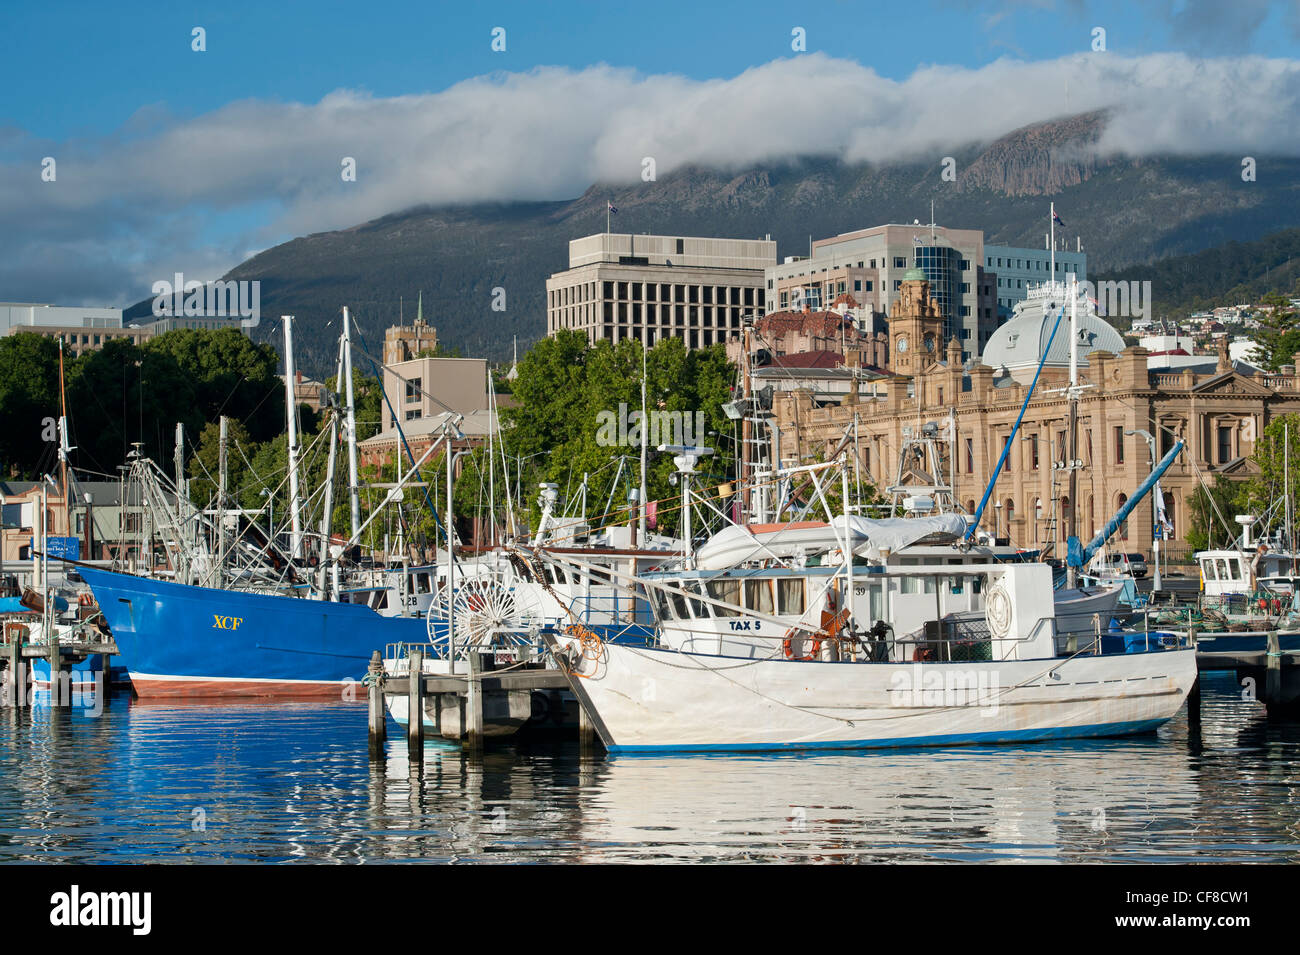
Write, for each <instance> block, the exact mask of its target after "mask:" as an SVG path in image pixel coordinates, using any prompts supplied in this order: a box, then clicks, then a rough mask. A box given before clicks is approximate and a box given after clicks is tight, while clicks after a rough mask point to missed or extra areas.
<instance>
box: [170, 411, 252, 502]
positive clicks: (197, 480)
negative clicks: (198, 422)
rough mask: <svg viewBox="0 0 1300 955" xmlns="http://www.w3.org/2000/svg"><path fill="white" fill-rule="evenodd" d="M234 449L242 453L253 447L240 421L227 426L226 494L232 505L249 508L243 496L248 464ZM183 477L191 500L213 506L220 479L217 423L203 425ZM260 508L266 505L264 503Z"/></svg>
mask: <svg viewBox="0 0 1300 955" xmlns="http://www.w3.org/2000/svg"><path fill="white" fill-rule="evenodd" d="M237 446H238V448H243V449H244V450H245V452H247V449H248V448H250V447H252V442H251V441H250V440H249V437H248V429H247V428H245V427H244V426H243V424H241V423H240V422H239V421H230V422H227V424H226V489H227V493H228V494H229V495H230V498H231V500H232V501H238V502H239V503H240V504H241V505H243V506H250V505H249V504H248V502H247V500H246V495H245V494H244V493H243V492H244V490H245V488H246V485H248V484H250V483H251V480H250V477H251V476H250V473H249V468H248V464H247V463H245V460H244V454H241V453H240V451H239V450H238V448H237ZM186 473H187V474H188V476H189V490H190V500H191V501H193V502H194V503H195V504H196V505H198V506H199V507H207V506H209V505H210V504H212V503H213V502H214V501H215V500H216V497H217V487H218V484H219V482H220V479H221V478H220V475H221V424H220V422H218V421H210V422H208V423H207V424H206V425H204V427H203V431H202V432H201V433H200V434H199V440H198V443H197V445H195V448H194V453H193V454H191V455H190V459H189V463H188V465H187V466H186ZM262 504H263V505H264V504H265V501H264V500H263V502H262ZM251 506H253V507H258V506H260V505H259V504H256V503H253V504H252V505H251Z"/></svg>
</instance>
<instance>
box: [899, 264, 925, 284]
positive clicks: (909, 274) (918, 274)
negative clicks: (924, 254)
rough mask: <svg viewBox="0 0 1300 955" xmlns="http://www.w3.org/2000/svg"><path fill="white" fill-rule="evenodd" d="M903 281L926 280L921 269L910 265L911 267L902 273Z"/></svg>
mask: <svg viewBox="0 0 1300 955" xmlns="http://www.w3.org/2000/svg"><path fill="white" fill-rule="evenodd" d="M903 281H904V282H924V281H926V277H925V272H924V271H922V270H921V269H918V268H917V267H916V266H912V268H910V269H908V270H907V271H906V272H904V273H903Z"/></svg>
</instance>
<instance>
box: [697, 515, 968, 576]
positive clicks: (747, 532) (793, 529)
mask: <svg viewBox="0 0 1300 955" xmlns="http://www.w3.org/2000/svg"><path fill="white" fill-rule="evenodd" d="M845 520H846V518H844V517H837V518H836V519H835V520H834V521H832V522H830V523H829V524H828V523H824V522H820V521H817V522H812V521H801V522H795V523H791V524H735V525H732V526H731V527H727V528H724V529H723V530H721V531H719V532H718V533H717V534H714V535H713V537H711V538H709V539H708V540H707V541H705V542H704V544H703V545H701V546H700V549H699V551H697V552H696V555H695V561H696V566H697V567H699V568H700V569H701V570H723V569H725V568H727V567H735V566H736V565H738V564H743V563H744V562H745V561H749V560H763V559H768V558H787V557H795V556H799V555H805V556H812V555H814V554H822V553H826V552H828V551H832V550H839V549H840V547H841V545H842V544H843V541H844V529H845ZM847 521H848V531H849V537H850V545H851V546H852V548H853V553H855V554H857V555H859V556H866V557H871V558H876V559H878V558H879V557H880V552H881V551H882V550H889V551H898V550H902V549H903V548H904V547H907V546H908V545H909V544H914V543H916V542H917V541H919V540H922V539H923V538H926V537H930V536H931V535H939V536H940V537H948V538H951V539H953V540H956V539H960V538H961V537H963V536H964V535H965V533H966V518H964V517H962V516H961V515H960V514H940V515H938V516H936V517H890V518H884V519H881V520H872V519H871V518H866V517H853V516H850V517H848V518H847Z"/></svg>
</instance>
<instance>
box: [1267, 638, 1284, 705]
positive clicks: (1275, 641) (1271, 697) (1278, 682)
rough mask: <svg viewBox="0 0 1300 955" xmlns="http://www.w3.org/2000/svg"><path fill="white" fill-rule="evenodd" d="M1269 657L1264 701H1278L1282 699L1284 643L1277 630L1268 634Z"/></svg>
mask: <svg viewBox="0 0 1300 955" xmlns="http://www.w3.org/2000/svg"><path fill="white" fill-rule="evenodd" d="M1267 646H1268V659H1267V662H1266V663H1265V664H1264V702H1265V704H1266V705H1267V704H1272V703H1278V702H1280V701H1281V699H1282V643H1281V640H1280V639H1279V638H1278V634H1277V631H1276V630H1273V631H1270V632H1269V635H1268V643H1267Z"/></svg>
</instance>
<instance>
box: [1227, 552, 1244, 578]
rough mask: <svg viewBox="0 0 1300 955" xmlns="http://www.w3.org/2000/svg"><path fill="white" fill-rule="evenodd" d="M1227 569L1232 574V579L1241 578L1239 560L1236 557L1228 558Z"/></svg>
mask: <svg viewBox="0 0 1300 955" xmlns="http://www.w3.org/2000/svg"><path fill="white" fill-rule="evenodd" d="M1228 571H1229V572H1230V573H1231V574H1232V579H1233V580H1241V560H1240V558H1237V557H1230V558H1229V559H1228Z"/></svg>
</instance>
